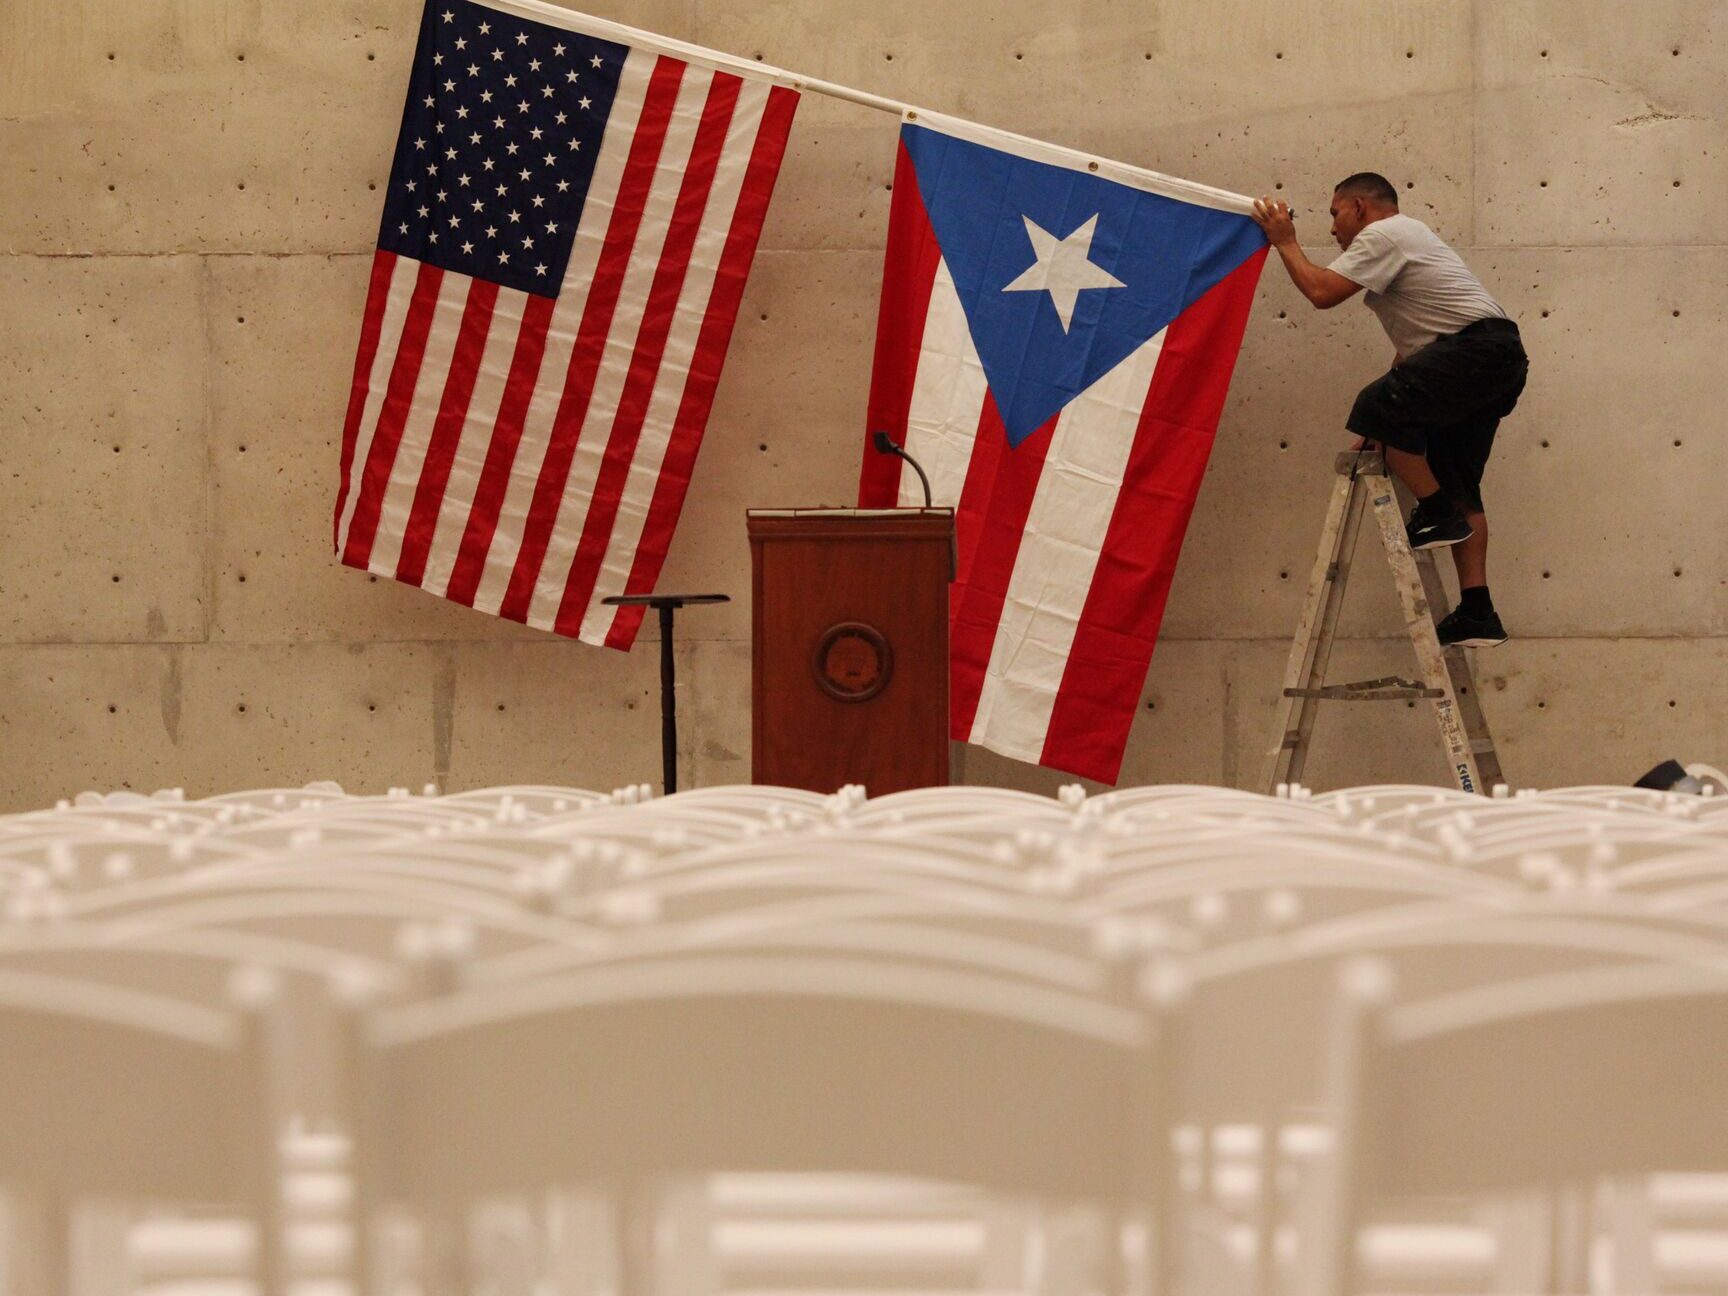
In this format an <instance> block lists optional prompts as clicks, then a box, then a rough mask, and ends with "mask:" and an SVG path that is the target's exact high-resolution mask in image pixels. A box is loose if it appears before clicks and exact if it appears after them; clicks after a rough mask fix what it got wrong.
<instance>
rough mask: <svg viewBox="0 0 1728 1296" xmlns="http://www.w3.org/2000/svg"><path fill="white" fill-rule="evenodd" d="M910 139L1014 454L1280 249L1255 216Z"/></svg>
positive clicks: (910, 129) (923, 133) (981, 150)
mask: <svg viewBox="0 0 1728 1296" xmlns="http://www.w3.org/2000/svg"><path fill="white" fill-rule="evenodd" d="M901 140H902V142H903V143H904V145H905V147H906V150H907V152H908V154H909V155H910V157H911V159H912V165H913V168H914V170H915V171H916V173H917V176H918V192H919V195H920V197H922V199H923V200H924V209H925V211H926V212H927V213H928V214H929V217H930V227H931V229H932V230H933V231H934V232H935V235H936V242H937V245H938V246H939V247H940V248H941V249H942V259H943V261H944V262H945V263H946V264H947V267H948V273H949V275H950V276H951V277H952V278H953V280H954V286H955V288H956V290H957V291H958V292H959V295H960V304H961V307H962V308H963V309H964V310H965V312H966V321H967V324H968V325H969V326H970V328H971V330H972V341H973V344H974V345H975V346H976V347H977V349H978V358H979V359H980V360H981V361H982V362H983V365H984V375H985V377H986V378H987V379H989V382H990V390H991V392H992V393H993V394H994V395H995V397H996V405H997V408H998V409H999V410H1000V411H1001V413H1002V422H1003V425H1004V426H1005V428H1006V429H1007V432H1008V444H1009V445H1011V446H1015V445H1019V444H1020V442H1022V441H1024V440H1025V439H1026V438H1027V437H1029V436H1031V435H1032V433H1033V432H1035V431H1037V430H1038V428H1040V427H1041V426H1043V425H1044V423H1045V422H1047V421H1048V420H1049V419H1050V418H1051V417H1053V416H1054V415H1055V414H1057V413H1059V412H1060V411H1061V410H1062V408H1063V407H1064V406H1065V405H1067V404H1068V402H1069V401H1071V400H1073V399H1074V398H1075V397H1076V396H1078V395H1079V394H1080V393H1081V392H1083V391H1085V390H1086V389H1087V388H1088V387H1090V386H1091V385H1092V384H1093V383H1095V382H1096V381H1098V379H1100V378H1102V377H1103V376H1104V375H1105V374H1107V373H1109V372H1110V371H1111V370H1112V369H1114V368H1115V367H1116V366H1117V365H1118V364H1120V363H1121V362H1122V361H1123V360H1125V359H1127V358H1128V356H1130V355H1132V354H1133V353H1134V352H1135V351H1136V350H1138V349H1139V348H1140V347H1141V346H1142V345H1143V344H1144V343H1145V342H1146V341H1147V340H1148V339H1150V338H1152V337H1153V336H1155V335H1156V334H1157V333H1158V332H1159V330H1161V329H1163V328H1164V327H1165V326H1167V325H1168V324H1169V323H1170V322H1171V321H1172V320H1174V319H1175V318H1176V317H1177V316H1178V315H1180V314H1181V313H1182V312H1183V311H1185V310H1187V309H1188V307H1189V306H1191V305H1193V304H1194V303H1195V302H1196V301H1198V300H1199V299H1200V298H1201V297H1202V296H1203V295H1205V293H1206V292H1207V291H1208V290H1209V289H1211V288H1212V287H1213V286H1214V285H1216V284H1217V283H1218V282H1219V281H1221V280H1222V279H1223V278H1224V277H1225V276H1226V275H1228V274H1229V273H1230V272H1231V271H1232V270H1234V269H1236V267H1237V266H1239V265H1241V264H1242V262H1243V261H1245V260H1246V259H1247V258H1248V257H1250V256H1252V255H1253V254H1254V253H1255V252H1257V251H1259V250H1260V249H1261V248H1263V247H1265V246H1266V236H1265V235H1264V234H1262V233H1261V231H1260V228H1259V226H1257V225H1256V224H1255V223H1254V222H1253V221H1252V220H1251V219H1250V218H1249V217H1247V216H1239V215H1237V214H1235V213H1233V212H1225V211H1219V210H1217V209H1216V208H1212V207H1202V206H1200V205H1199V204H1197V203H1189V202H1183V201H1181V200H1180V199H1176V198H1167V197H1165V196H1163V195H1162V194H1154V193H1147V192H1146V191H1145V190H1143V189H1136V188H1133V187H1132V186H1130V185H1125V184H1119V183H1117V182H1116V181H1113V180H1106V179H1104V178H1103V177H1101V176H1095V175H1088V174H1086V173H1084V172H1080V171H1073V170H1070V169H1069V168H1067V167H1061V166H1054V165H1052V164H1050V163H1048V162H1039V161H1036V160H1034V159H1032V158H1027V157H1021V156H1018V155H1016V154H1013V153H1007V152H1004V151H1002V150H1001V149H995V148H990V147H988V146H987V145H983V144H977V143H974V142H972V141H970V140H963V139H957V138H955V137H954V136H952V135H944V134H942V133H941V132H939V131H935V130H931V129H928V128H926V127H922V126H914V125H905V126H902V127H901ZM1088 226H1090V228H1088ZM1058 245H1060V246H1058ZM1052 258H1054V260H1052ZM1052 265H1054V266H1055V270H1056V273H1055V274H1054V275H1053V276H1052V282H1051V284H1050V286H1049V287H1048V288H1046V287H1043V286H1042V285H1043V283H1044V272H1045V270H1046V269H1047V268H1049V267H1050V266H1052ZM1087 285H1096V286H1087ZM1106 285H1113V286H1106ZM1114 285H1119V286H1114ZM1065 312H1066V314H1067V316H1068V318H1067V319H1066V321H1065V320H1064V319H1063V315H1064V313H1065Z"/></svg>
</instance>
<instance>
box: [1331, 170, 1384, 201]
mask: <svg viewBox="0 0 1728 1296" xmlns="http://www.w3.org/2000/svg"><path fill="white" fill-rule="evenodd" d="M1333 192H1334V193H1341V194H1344V195H1346V196H1348V197H1351V198H1368V199H1372V200H1373V201H1374V202H1377V203H1385V204H1386V206H1388V207H1396V206H1397V205H1398V191H1397V190H1396V189H1394V188H1393V187H1392V182H1391V181H1390V180H1388V179H1387V178H1386V177H1385V176H1383V175H1381V174H1380V173H1379V172H1378V171H1358V172H1357V173H1356V174H1355V175H1353V176H1346V177H1345V178H1344V179H1342V180H1340V181H1339V182H1338V183H1337V184H1336V185H1334V186H1333Z"/></svg>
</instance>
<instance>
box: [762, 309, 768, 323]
mask: <svg viewBox="0 0 1728 1296" xmlns="http://www.w3.org/2000/svg"><path fill="white" fill-rule="evenodd" d="M762 322H763V323H764V324H766V323H767V322H768V312H767V311H763V312H762Z"/></svg>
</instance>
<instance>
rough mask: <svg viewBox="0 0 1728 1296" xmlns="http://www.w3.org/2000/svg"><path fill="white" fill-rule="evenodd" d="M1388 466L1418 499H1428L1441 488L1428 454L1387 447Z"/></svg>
mask: <svg viewBox="0 0 1728 1296" xmlns="http://www.w3.org/2000/svg"><path fill="white" fill-rule="evenodd" d="M1385 454H1386V466H1387V467H1388V468H1390V469H1391V470H1392V471H1393V472H1395V473H1396V474H1398V480H1399V481H1401V482H1403V483H1404V484H1405V485H1406V486H1408V487H1409V488H1410V493H1411V494H1412V495H1414V496H1415V497H1416V498H1417V499H1427V498H1428V497H1429V496H1430V495H1432V494H1433V493H1434V492H1435V491H1437V490H1439V489H1440V483H1439V481H1438V480H1437V479H1436V478H1435V476H1434V470H1433V469H1432V468H1430V467H1429V466H1428V456H1427V455H1419V454H1411V453H1410V452H1409V451H1408V450H1394V449H1393V448H1392V447H1391V446H1386V447H1385Z"/></svg>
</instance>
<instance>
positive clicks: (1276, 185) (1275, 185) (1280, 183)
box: [1272, 180, 1284, 189]
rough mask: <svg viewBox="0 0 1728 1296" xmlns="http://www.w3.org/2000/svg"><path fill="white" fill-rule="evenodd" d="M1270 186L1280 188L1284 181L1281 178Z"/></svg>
mask: <svg viewBox="0 0 1728 1296" xmlns="http://www.w3.org/2000/svg"><path fill="white" fill-rule="evenodd" d="M1272 187H1273V188H1274V189H1282V188H1283V187H1284V182H1283V181H1282V180H1279V181H1277V182H1276V183H1275V184H1274V185H1273V186H1272Z"/></svg>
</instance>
